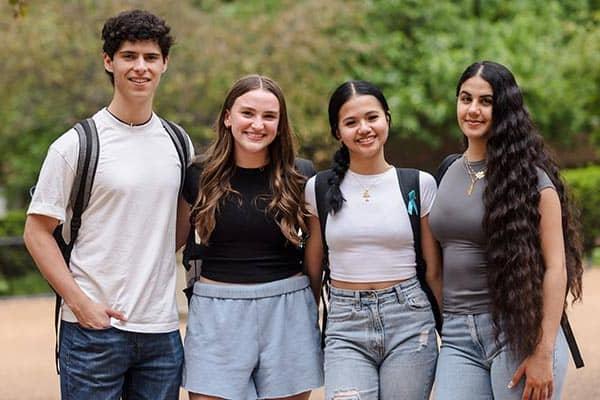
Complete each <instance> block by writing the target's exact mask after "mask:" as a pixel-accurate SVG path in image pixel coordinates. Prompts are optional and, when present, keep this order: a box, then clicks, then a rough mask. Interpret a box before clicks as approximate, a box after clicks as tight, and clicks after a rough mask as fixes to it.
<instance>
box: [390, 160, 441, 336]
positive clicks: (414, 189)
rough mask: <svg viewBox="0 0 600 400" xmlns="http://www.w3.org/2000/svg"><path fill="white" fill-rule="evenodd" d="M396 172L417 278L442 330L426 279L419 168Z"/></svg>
mask: <svg viewBox="0 0 600 400" xmlns="http://www.w3.org/2000/svg"><path fill="white" fill-rule="evenodd" d="M396 172H397V174H398V183H399V184H400V191H401V192H402V198H403V200H404V204H406V210H407V212H408V219H409V220H410V227H411V228H412V232H413V243H414V250H415V258H416V263H417V268H416V269H417V278H418V279H419V282H420V283H421V288H422V289H423V291H424V292H425V294H426V295H427V298H428V299H429V302H430V303H431V309H432V310H433V316H434V317H435V327H436V329H437V330H438V332H441V330H442V315H441V313H440V309H439V307H438V303H437V301H436V299H435V296H434V295H433V291H432V290H431V288H430V287H429V285H428V284H427V280H426V279H425V273H426V271H427V264H426V263H425V259H424V258H423V249H422V247H421V190H420V183H419V170H417V169H412V168H396Z"/></svg>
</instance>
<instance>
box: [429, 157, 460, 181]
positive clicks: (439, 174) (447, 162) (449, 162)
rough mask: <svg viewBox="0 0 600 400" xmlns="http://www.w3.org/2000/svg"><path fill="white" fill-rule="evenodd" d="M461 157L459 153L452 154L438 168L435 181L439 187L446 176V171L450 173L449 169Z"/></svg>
mask: <svg viewBox="0 0 600 400" xmlns="http://www.w3.org/2000/svg"><path fill="white" fill-rule="evenodd" d="M461 155H462V154H458V153H455V154H450V155H448V156H446V158H444V160H443V161H442V162H441V164H440V165H439V166H438V169H437V172H436V173H435V181H436V183H437V185H438V186H440V182H441V181H442V178H443V177H444V175H445V174H446V171H448V168H449V167H450V165H452V163H454V161H456V160H458V159H459V158H460V156H461Z"/></svg>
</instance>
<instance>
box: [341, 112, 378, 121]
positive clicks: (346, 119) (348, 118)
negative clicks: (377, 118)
mask: <svg viewBox="0 0 600 400" xmlns="http://www.w3.org/2000/svg"><path fill="white" fill-rule="evenodd" d="M373 114H379V111H378V110H369V111H367V112H365V113H363V114H362V115H366V116H370V115H373ZM353 119H356V117H355V116H354V115H352V116H350V117H346V118H344V119H343V120H342V122H346V121H348V120H353Z"/></svg>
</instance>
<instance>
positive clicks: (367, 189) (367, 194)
mask: <svg viewBox="0 0 600 400" xmlns="http://www.w3.org/2000/svg"><path fill="white" fill-rule="evenodd" d="M390 168H392V166H391V165H388V166H387V167H386V168H385V170H384V171H383V172H382V173H381V174H379V175H380V176H378V177H377V178H376V179H374V180H371V182H369V184H367V185H365V183H364V182H361V180H360V179H359V177H358V174H357V173H355V172H352V173H351V174H350V176H352V179H354V180H355V181H356V183H358V186H360V187H361V189H362V192H361V195H360V197H362V199H363V201H364V202H365V203H369V202H370V201H371V198H372V195H371V189H372V188H373V187H375V186H376V185H377V184H378V183H379V181H381V180H382V179H383V175H384V174H385V172H386V171H387V170H388V169H390Z"/></svg>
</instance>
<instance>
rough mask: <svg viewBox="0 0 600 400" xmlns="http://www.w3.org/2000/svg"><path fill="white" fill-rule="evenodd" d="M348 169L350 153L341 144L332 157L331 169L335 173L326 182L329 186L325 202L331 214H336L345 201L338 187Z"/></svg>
mask: <svg viewBox="0 0 600 400" xmlns="http://www.w3.org/2000/svg"><path fill="white" fill-rule="evenodd" d="M349 167H350V153H349V152H348V148H347V147H346V146H345V145H344V144H342V146H341V147H340V148H339V150H338V151H336V152H335V154H334V155H333V166H332V169H333V172H335V175H333V176H332V177H331V178H329V181H328V182H327V183H328V184H329V189H328V190H327V194H326V200H327V203H328V204H329V207H330V210H331V213H332V214H335V213H336V212H338V211H339V210H340V209H341V208H342V205H343V204H344V201H346V199H344V195H343V194H342V191H341V190H340V185H341V183H342V181H343V180H344V176H345V175H346V171H348V168H349Z"/></svg>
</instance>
